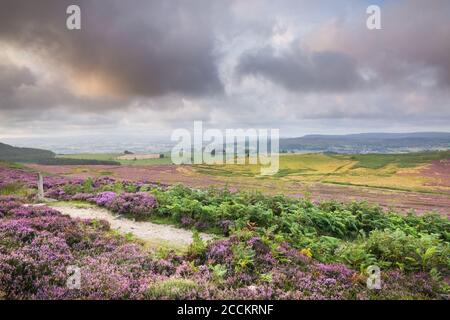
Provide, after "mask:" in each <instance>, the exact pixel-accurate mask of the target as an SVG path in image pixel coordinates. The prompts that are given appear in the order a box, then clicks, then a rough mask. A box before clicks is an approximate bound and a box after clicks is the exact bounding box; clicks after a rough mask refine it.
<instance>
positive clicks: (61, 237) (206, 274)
mask: <svg viewBox="0 0 450 320" xmlns="http://www.w3.org/2000/svg"><path fill="white" fill-rule="evenodd" d="M0 176H1V177H2V178H3V177H5V178H6V179H5V181H7V182H8V183H23V184H24V185H26V186H27V187H28V188H29V189H30V190H31V193H30V194H33V191H34V190H35V188H36V186H35V182H34V183H33V179H35V174H34V173H32V172H27V171H23V170H17V169H11V168H9V169H6V168H0ZM22 178H23V179H24V180H21V179H22ZM0 181H3V180H0ZM44 181H45V186H44V188H45V195H46V197H49V198H54V199H58V200H62V201H83V202H89V203H91V204H93V205H97V206H100V207H105V208H107V209H109V210H110V211H112V212H115V213H117V214H119V215H123V216H125V217H127V218H134V219H140V220H149V221H153V220H158V221H164V222H169V223H173V224H176V225H178V226H180V227H184V228H188V229H193V230H203V231H207V232H212V233H215V234H217V235H219V236H221V237H223V240H215V241H210V242H208V243H205V242H203V241H201V240H200V239H199V237H198V235H197V234H196V233H194V235H195V236H194V241H193V243H192V245H191V246H190V248H189V250H188V251H187V252H186V253H183V254H181V253H175V252H164V251H161V252H147V251H146V250H144V249H143V248H142V247H141V246H140V245H139V244H137V243H134V242H130V241H128V240H126V239H124V238H122V237H120V236H118V235H117V234H115V233H114V232H112V231H111V230H110V229H109V226H108V224H107V223H106V222H101V221H95V220H91V221H89V220H86V221H82V220H74V219H71V218H70V217H68V216H63V215H61V214H60V213H59V212H58V211H55V210H53V209H50V208H47V207H45V206H34V205H33V206H30V205H28V204H27V203H29V202H30V197H29V196H20V197H18V196H11V195H8V196H0V223H1V224H0V239H1V240H0V241H1V242H0V296H3V297H6V298H11V299H47V298H50V299H60V298H61V299H73V298H82V299H109V298H111V299H145V298H146V299H186V298H192V299H216V298H224V299H232V298H237V299H374V298H376V299H411V298H413V299H438V298H442V297H444V295H445V294H448V291H449V286H448V277H449V273H448V271H449V268H448V266H449V252H450V250H449V236H450V223H449V221H448V219H447V218H443V217H440V216H439V215H437V214H432V213H430V214H425V215H422V216H418V215H415V214H413V213H410V214H408V215H403V216H402V215H398V214H396V213H395V212H389V211H385V210H383V209H381V208H380V207H378V206H373V205H369V204H367V203H364V202H353V203H339V202H336V201H325V202H319V203H315V202H312V201H310V200H309V199H307V198H301V199H292V198H288V197H284V196H267V195H263V194H260V193H255V192H237V191H236V190H231V191H230V190H229V189H228V188H225V189H220V190H219V189H208V190H194V189H190V188H187V187H183V186H181V185H180V186H173V187H168V186H159V185H157V184H153V183H150V182H148V181H142V182H130V181H118V180H115V179H113V178H109V177H101V178H95V179H90V178H89V179H84V180H83V179H66V178H62V177H56V176H54V177H45V179H44ZM70 265H75V266H79V267H80V268H82V277H83V279H82V280H83V281H82V282H83V283H84V285H83V286H82V289H80V290H75V291H74V290H69V289H67V287H66V285H65V281H66V279H67V273H66V268H67V267H68V266H70ZM370 265H377V266H379V267H380V268H381V270H382V283H383V288H382V290H380V291H377V290H369V289H367V288H366V284H365V280H366V278H367V274H366V272H365V270H366V268H367V267H368V266H370Z"/></svg>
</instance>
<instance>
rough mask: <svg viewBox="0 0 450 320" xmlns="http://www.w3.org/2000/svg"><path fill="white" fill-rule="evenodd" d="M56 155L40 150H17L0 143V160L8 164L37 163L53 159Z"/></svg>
mask: <svg viewBox="0 0 450 320" xmlns="http://www.w3.org/2000/svg"><path fill="white" fill-rule="evenodd" d="M55 156H56V154H55V153H53V152H51V151H48V150H42V149H33V148H18V147H13V146H10V145H8V144H4V143H1V142H0V160H4V161H10V162H39V161H40V160H44V159H51V158H55Z"/></svg>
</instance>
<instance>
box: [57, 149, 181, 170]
mask: <svg viewBox="0 0 450 320" xmlns="http://www.w3.org/2000/svg"><path fill="white" fill-rule="evenodd" d="M120 156H123V153H74V154H60V155H57V156H56V157H57V158H69V159H80V160H100V161H117V162H119V163H120V164H122V165H129V166H151V165H167V164H172V160H171V159H170V154H164V158H159V159H140V160H120V159H117V158H118V157H120ZM105 175H107V174H105Z"/></svg>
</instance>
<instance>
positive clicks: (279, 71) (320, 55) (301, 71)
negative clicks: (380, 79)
mask: <svg viewBox="0 0 450 320" xmlns="http://www.w3.org/2000/svg"><path fill="white" fill-rule="evenodd" d="M237 69H238V70H237V71H238V74H239V75H241V76H247V75H253V76H262V77H264V78H267V79H269V80H271V81H273V82H274V83H277V84H281V85H282V86H284V87H285V88H287V89H289V90H292V91H302V92H307V91H332V92H334V91H348V90H351V89H355V88H357V87H359V86H361V85H362V84H363V82H364V80H363V79H362V77H361V76H360V75H359V73H358V70H357V65H356V63H355V61H354V60H353V59H352V58H351V57H350V56H348V55H345V54H342V53H339V52H332V51H322V52H312V53H307V52H305V51H302V50H300V49H295V48H291V49H290V50H288V51H287V52H283V53H281V54H277V53H276V52H275V50H274V49H272V48H269V47H266V48H263V49H261V50H259V51H257V52H255V53H247V54H245V55H244V56H243V57H242V58H241V60H240V63H239V65H238V68H237Z"/></svg>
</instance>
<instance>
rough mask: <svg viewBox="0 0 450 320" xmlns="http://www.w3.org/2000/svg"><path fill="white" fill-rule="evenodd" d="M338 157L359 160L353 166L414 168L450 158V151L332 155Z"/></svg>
mask: <svg viewBox="0 0 450 320" xmlns="http://www.w3.org/2000/svg"><path fill="white" fill-rule="evenodd" d="M332 157H334V158H336V159H342V160H354V161H358V163H357V164H355V165H354V166H353V168H355V169H356V168H367V169H381V168H383V167H386V166H387V165H389V164H394V165H396V166H397V167H399V168H413V167H417V166H420V165H422V164H425V163H427V162H430V161H433V160H442V159H448V158H450V151H440V152H414V153H404V154H352V155H332Z"/></svg>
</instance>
